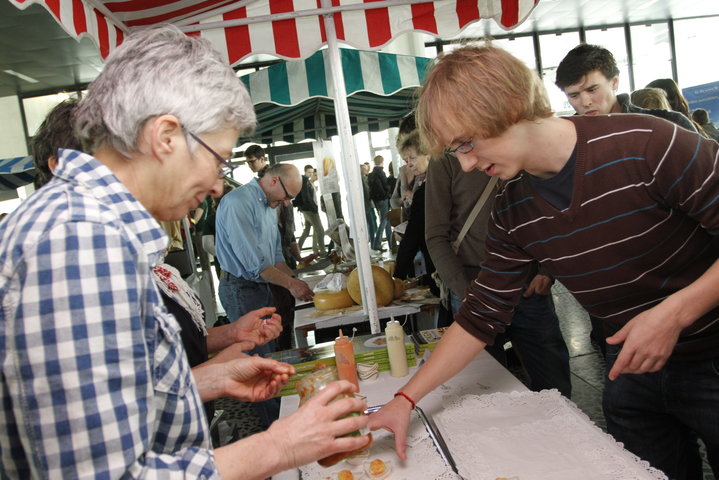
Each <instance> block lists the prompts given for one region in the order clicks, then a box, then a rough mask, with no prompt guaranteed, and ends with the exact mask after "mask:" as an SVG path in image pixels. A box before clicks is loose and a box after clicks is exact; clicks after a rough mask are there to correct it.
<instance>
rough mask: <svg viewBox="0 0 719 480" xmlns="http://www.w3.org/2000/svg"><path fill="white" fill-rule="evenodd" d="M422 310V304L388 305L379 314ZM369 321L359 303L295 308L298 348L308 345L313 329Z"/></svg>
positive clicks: (395, 314)
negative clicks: (324, 309)
mask: <svg viewBox="0 0 719 480" xmlns="http://www.w3.org/2000/svg"><path fill="white" fill-rule="evenodd" d="M421 310H422V305H421V304H402V305H388V306H386V307H379V308H378V309H377V314H378V315H379V318H380V319H384V318H390V317H400V316H403V315H415V314H417V313H419V312H420V311H421ZM322 313H326V315H322ZM368 321H369V316H368V315H367V314H365V313H364V311H362V309H361V307H360V306H359V305H357V306H355V309H352V310H345V311H327V312H320V311H318V310H317V309H316V308H315V307H314V305H312V304H309V305H307V306H306V307H305V308H298V309H296V310H295V323H294V331H295V342H296V345H297V347H298V348H299V347H306V346H307V334H308V333H309V332H310V331H311V330H318V329H322V328H333V327H340V326H343V325H351V324H353V323H360V322H368Z"/></svg>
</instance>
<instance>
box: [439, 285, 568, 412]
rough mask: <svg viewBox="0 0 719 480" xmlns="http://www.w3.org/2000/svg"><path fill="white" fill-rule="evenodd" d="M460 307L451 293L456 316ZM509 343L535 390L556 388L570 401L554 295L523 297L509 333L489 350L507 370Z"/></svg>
mask: <svg viewBox="0 0 719 480" xmlns="http://www.w3.org/2000/svg"><path fill="white" fill-rule="evenodd" d="M460 304H461V300H460V299H459V298H458V297H457V296H456V295H455V294H454V293H452V312H453V313H456V312H457V311H458V310H459V305H460ZM507 340H510V341H511V342H512V348H513V349H514V351H515V352H516V354H517V357H519V360H520V361H521V362H522V367H523V368H524V371H525V372H526V374H527V377H528V378H529V385H530V388H531V389H532V390H534V391H539V390H544V389H548V388H556V389H557V390H559V392H561V393H562V395H564V396H566V397H567V398H569V397H570V395H571V393H572V382H571V374H570V371H569V350H568V349H567V344H566V343H565V342H564V337H562V331H561V330H560V329H559V318H558V317H557V314H556V312H555V310H554V301H553V300H552V296H551V295H538V294H534V295H532V296H530V297H526V298H525V297H522V298H521V300H520V301H519V305H517V307H515V310H514V317H512V323H511V324H510V325H509V326H508V327H507V330H506V332H505V333H504V334H499V335H497V338H496V339H495V342H494V345H492V346H488V347H487V349H486V350H487V352H489V353H490V354H491V355H492V356H493V357H494V358H495V359H496V360H497V361H498V362H499V363H501V364H502V365H505V366H506V365H507V357H506V354H505V351H504V344H505V343H506V341H507Z"/></svg>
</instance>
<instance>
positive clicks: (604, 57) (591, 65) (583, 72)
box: [555, 43, 696, 132]
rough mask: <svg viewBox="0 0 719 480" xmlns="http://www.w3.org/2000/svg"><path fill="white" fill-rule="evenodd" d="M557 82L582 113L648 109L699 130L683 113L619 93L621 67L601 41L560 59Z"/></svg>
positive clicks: (575, 49)
mask: <svg viewBox="0 0 719 480" xmlns="http://www.w3.org/2000/svg"><path fill="white" fill-rule="evenodd" d="M555 84H556V85H557V87H559V88H560V89H561V90H562V91H563V92H564V94H565V95H566V96H567V100H568V101H569V103H570V104H571V105H572V107H573V108H574V110H575V111H576V112H577V114H578V115H608V114H610V113H644V114H647V115H654V116H656V117H660V118H664V119H666V120H669V121H670V122H674V123H676V124H677V125H679V126H681V127H684V128H686V129H687V130H691V131H693V132H695V131H696V128H695V127H694V124H692V122H691V121H690V120H689V119H688V118H687V117H685V116H684V115H682V114H681V113H678V112H673V111H668V110H648V109H645V108H640V107H638V106H636V105H633V104H632V103H631V101H630V99H629V95H627V94H626V93H622V94H619V95H617V88H618V87H619V67H618V66H617V62H616V60H615V59H614V55H612V52H610V51H609V50H607V49H606V48H604V47H600V46H599V45H589V44H584V43H583V44H581V45H578V46H576V47H574V48H573V49H572V50H570V51H569V53H567V55H565V57H564V58H563V59H562V61H561V62H559V66H558V67H557V77H556V80H555ZM670 103H671V102H670Z"/></svg>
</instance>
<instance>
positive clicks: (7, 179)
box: [0, 156, 35, 190]
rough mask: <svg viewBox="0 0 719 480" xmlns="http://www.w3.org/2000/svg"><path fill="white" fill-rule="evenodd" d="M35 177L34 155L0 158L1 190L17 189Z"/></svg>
mask: <svg viewBox="0 0 719 480" xmlns="http://www.w3.org/2000/svg"><path fill="white" fill-rule="evenodd" d="M34 178H35V166H34V165H33V163H32V157H31V156H27V157H14V158H4V159H2V160H0V190H15V189H17V188H20V187H22V186H24V185H27V184H28V183H32V181H33V179H34Z"/></svg>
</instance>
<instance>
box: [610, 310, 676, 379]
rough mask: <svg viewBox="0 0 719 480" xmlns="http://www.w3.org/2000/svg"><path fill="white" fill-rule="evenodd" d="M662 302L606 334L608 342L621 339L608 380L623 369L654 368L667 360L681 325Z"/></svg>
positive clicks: (616, 343) (626, 370)
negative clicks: (613, 331)
mask: <svg viewBox="0 0 719 480" xmlns="http://www.w3.org/2000/svg"><path fill="white" fill-rule="evenodd" d="M662 305H663V303H660V304H659V305H657V306H656V307H654V308H651V309H649V310H646V311H644V312H642V313H640V314H639V315H637V316H636V317H634V318H632V319H631V320H630V321H629V322H627V324H626V325H624V327H622V329H621V330H619V331H618V332H617V333H615V334H614V335H612V336H611V337H609V338H607V343H608V344H610V345H619V344H620V343H624V345H623V346H622V350H621V351H620V352H619V356H618V357H617V360H616V361H615V362H614V366H613V367H612V369H611V371H610V372H609V379H610V380H616V379H617V377H619V375H621V374H623V373H646V372H656V371H657V370H659V369H661V368H662V367H663V366H664V364H665V363H666V362H667V359H668V358H669V356H670V355H671V354H672V351H673V350H674V346H675V345H676V344H677V339H678V338H679V333H680V332H681V330H682V328H683V327H682V326H681V325H679V324H678V322H676V321H674V319H675V318H676V317H675V316H674V315H672V314H670V313H669V312H666V311H665V309H664V308H663V307H662Z"/></svg>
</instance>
